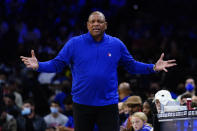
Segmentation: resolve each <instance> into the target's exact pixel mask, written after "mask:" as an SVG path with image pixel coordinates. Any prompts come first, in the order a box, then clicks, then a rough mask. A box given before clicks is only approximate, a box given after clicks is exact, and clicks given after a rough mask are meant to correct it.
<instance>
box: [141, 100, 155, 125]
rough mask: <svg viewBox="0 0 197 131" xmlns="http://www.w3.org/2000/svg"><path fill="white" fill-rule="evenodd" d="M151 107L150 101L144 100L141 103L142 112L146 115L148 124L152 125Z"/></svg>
mask: <svg viewBox="0 0 197 131" xmlns="http://www.w3.org/2000/svg"><path fill="white" fill-rule="evenodd" d="M151 105H152V99H149V100H146V101H145V102H144V103H143V107H142V108H143V110H142V111H143V112H144V113H145V114H146V116H147V118H148V121H147V122H148V123H150V124H153V114H152V111H151Z"/></svg>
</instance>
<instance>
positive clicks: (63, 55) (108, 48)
mask: <svg viewBox="0 0 197 131" xmlns="http://www.w3.org/2000/svg"><path fill="white" fill-rule="evenodd" d="M119 64H120V65H123V66H124V67H125V69H126V70H127V71H128V72H129V73H131V74H137V73H140V74H150V73H153V72H154V70H153V66H154V65H153V64H145V63H141V62H138V61H135V60H134V59H133V57H132V56H131V55H130V53H129V52H128V50H127V48H126V46H125V45H124V44H123V42H121V41H120V40H119V39H118V38H115V37H112V36H109V35H107V34H104V36H103V38H102V40H101V41H100V42H96V41H95V40H94V39H93V37H92V36H91V35H90V33H89V32H88V33H86V34H82V35H80V36H76V37H73V38H71V39H70V40H69V41H68V42H67V43H66V44H65V45H64V47H63V48H62V50H61V51H60V52H59V54H58V55H57V56H56V57H55V58H54V59H52V60H50V61H46V62H39V68H38V71H39V72H60V71H61V70H62V69H63V68H64V67H65V66H66V65H69V66H70V68H71V71H72V77H73V81H72V95H73V101H74V102H75V103H78V104H83V105H91V106H104V105H110V104H117V103H118V91H117V90H118V78H117V67H118V65H119Z"/></svg>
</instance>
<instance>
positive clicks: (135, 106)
mask: <svg viewBox="0 0 197 131" xmlns="http://www.w3.org/2000/svg"><path fill="white" fill-rule="evenodd" d="M125 105H126V110H125V111H126V112H128V113H129V117H128V118H127V119H126V121H125V122H124V123H123V125H122V126H121V129H120V131H127V130H129V131H130V130H132V123H131V117H130V116H131V115H132V114H134V113H135V112H140V111H141V109H142V107H141V106H142V99H141V97H140V96H130V97H129V98H128V99H127V100H126V101H125Z"/></svg>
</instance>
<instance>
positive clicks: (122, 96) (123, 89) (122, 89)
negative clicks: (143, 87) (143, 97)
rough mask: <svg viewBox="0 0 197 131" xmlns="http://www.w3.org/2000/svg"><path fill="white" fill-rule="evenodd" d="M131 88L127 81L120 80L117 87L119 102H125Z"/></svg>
mask: <svg viewBox="0 0 197 131" xmlns="http://www.w3.org/2000/svg"><path fill="white" fill-rule="evenodd" d="M131 92H132V91H131V89H130V84H129V83H127V82H122V83H120V85H119V87H118V93H119V101H120V102H125V101H126V100H127V99H128V97H129V96H130V95H131Z"/></svg>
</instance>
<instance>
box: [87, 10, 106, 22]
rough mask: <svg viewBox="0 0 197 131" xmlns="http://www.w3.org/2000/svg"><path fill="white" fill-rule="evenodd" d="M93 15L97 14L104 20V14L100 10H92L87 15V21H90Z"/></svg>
mask: <svg viewBox="0 0 197 131" xmlns="http://www.w3.org/2000/svg"><path fill="white" fill-rule="evenodd" d="M94 15H99V16H100V17H101V18H102V19H103V20H104V21H105V16H104V14H103V13H102V12H100V11H94V12H92V13H91V14H90V15H89V17H88V21H90V19H91V17H92V16H94Z"/></svg>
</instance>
